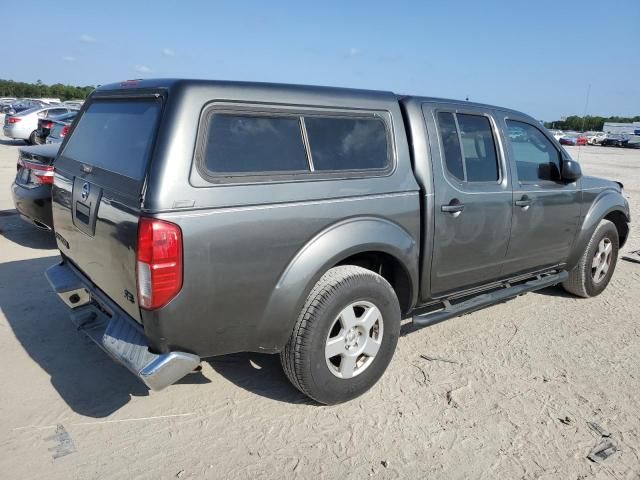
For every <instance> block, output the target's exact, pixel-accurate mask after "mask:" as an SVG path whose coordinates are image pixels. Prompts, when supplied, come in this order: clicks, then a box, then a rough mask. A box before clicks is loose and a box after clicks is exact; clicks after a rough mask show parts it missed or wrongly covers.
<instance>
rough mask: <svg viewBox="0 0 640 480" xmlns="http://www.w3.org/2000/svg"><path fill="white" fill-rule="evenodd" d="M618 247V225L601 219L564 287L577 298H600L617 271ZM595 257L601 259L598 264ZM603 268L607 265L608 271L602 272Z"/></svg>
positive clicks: (563, 284)
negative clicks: (598, 296)
mask: <svg viewBox="0 0 640 480" xmlns="http://www.w3.org/2000/svg"><path fill="white" fill-rule="evenodd" d="M608 248H610V251H609V250H608ZM618 248H619V239H618V230H617V229H616V226H615V225H614V224H613V223H612V222H610V221H609V220H602V221H601V222H600V223H599V224H598V226H597V227H596V229H595V231H594V232H593V235H592V236H591V239H590V240H589V243H588V245H587V248H586V249H585V251H584V253H583V254H582V256H581V257H580V260H579V261H578V264H577V265H576V266H575V267H574V269H573V270H571V271H570V272H569V278H568V279H567V280H565V281H564V282H563V283H562V287H563V288H564V289H565V290H566V291H567V292H569V293H573V294H574V295H577V296H578V297H583V298H589V297H595V296H597V295H600V294H601V293H602V292H603V291H604V289H605V288H607V285H608V284H609V281H610V280H611V276H612V275H613V272H614V270H615V268H616V262H617V260H618ZM607 252H608V253H607ZM596 254H597V255H598V256H599V258H600V260H599V261H598V260H597V259H596ZM603 265H608V266H607V267H606V271H603V269H604V268H605V267H604V266H603Z"/></svg>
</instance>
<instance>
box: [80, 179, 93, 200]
mask: <svg viewBox="0 0 640 480" xmlns="http://www.w3.org/2000/svg"><path fill="white" fill-rule="evenodd" d="M90 191H91V187H90V186H89V183H88V182H85V183H84V185H82V194H81V195H82V200H86V199H87V198H88V197H89V192H90Z"/></svg>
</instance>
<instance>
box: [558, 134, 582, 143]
mask: <svg viewBox="0 0 640 480" xmlns="http://www.w3.org/2000/svg"><path fill="white" fill-rule="evenodd" d="M559 141H560V145H586V144H587V143H588V142H587V137H585V136H584V135H581V134H578V133H569V134H567V135H564V136H563V137H560V140H559Z"/></svg>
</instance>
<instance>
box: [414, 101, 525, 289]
mask: <svg viewBox="0 0 640 480" xmlns="http://www.w3.org/2000/svg"><path fill="white" fill-rule="evenodd" d="M423 113H424V116H425V119H426V120H427V125H428V127H429V133H430V135H429V136H430V145H431V153H432V162H433V178H434V192H435V193H434V195H435V202H434V205H435V213H434V216H435V220H434V247H433V258H432V264H431V293H432V296H439V295H442V294H445V293H447V292H450V291H453V290H460V289H462V288H465V287H473V286H475V285H478V284H482V283H485V282H488V281H491V280H495V279H497V278H498V277H499V276H500V274H501V271H502V265H503V262H504V261H505V257H506V253H507V247H508V243H509V232H510V230H511V200H512V199H511V195H512V193H511V186H510V183H509V175H508V170H507V165H506V162H505V159H504V156H503V153H502V150H503V149H502V148H501V143H500V139H499V136H498V135H497V126H496V123H495V121H494V119H493V118H492V116H491V115H490V114H489V112H488V111H486V110H482V109H479V108H474V107H471V106H466V105H464V106H462V105H455V104H454V105H447V104H431V103H425V104H423ZM425 267H426V266H425Z"/></svg>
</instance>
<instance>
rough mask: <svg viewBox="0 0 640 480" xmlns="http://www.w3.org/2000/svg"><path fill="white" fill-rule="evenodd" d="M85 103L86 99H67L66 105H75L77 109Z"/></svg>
mask: <svg viewBox="0 0 640 480" xmlns="http://www.w3.org/2000/svg"><path fill="white" fill-rule="evenodd" d="M83 103H84V100H67V101H66V102H64V105H65V106H67V107H74V108H77V109H80V108H82V104H83Z"/></svg>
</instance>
